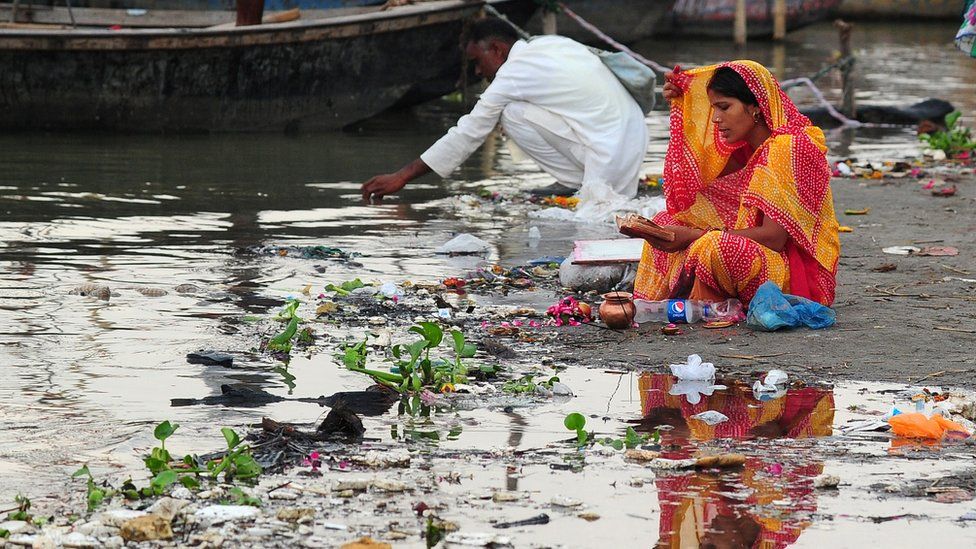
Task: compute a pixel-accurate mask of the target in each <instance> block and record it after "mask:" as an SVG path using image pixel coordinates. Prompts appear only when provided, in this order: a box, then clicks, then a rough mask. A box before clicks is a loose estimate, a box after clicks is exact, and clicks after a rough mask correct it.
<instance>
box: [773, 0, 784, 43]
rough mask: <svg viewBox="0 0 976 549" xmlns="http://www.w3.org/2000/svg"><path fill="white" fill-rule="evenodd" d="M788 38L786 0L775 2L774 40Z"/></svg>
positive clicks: (776, 0)
mask: <svg viewBox="0 0 976 549" xmlns="http://www.w3.org/2000/svg"><path fill="white" fill-rule="evenodd" d="M784 38H786V0H775V1H774V2H773V40H782V39H784Z"/></svg>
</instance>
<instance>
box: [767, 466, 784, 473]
mask: <svg viewBox="0 0 976 549" xmlns="http://www.w3.org/2000/svg"><path fill="white" fill-rule="evenodd" d="M766 472H767V473H769V474H771V475H782V474H783V464H782V463H771V464H770V465H768V466H767V467H766Z"/></svg>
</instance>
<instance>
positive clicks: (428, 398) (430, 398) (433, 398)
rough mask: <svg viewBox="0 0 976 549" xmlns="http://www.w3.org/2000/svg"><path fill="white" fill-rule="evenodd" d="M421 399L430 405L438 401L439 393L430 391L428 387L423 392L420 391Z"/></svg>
mask: <svg viewBox="0 0 976 549" xmlns="http://www.w3.org/2000/svg"><path fill="white" fill-rule="evenodd" d="M420 401H421V402H423V403H424V404H426V405H428V406H430V405H431V404H434V403H435V402H437V395H435V394H434V393H432V392H430V391H428V390H427V389H424V390H423V392H422V393H420Z"/></svg>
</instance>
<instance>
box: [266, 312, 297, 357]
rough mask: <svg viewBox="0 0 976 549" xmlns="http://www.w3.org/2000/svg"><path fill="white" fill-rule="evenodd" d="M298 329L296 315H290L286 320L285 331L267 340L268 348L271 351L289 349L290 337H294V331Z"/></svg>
mask: <svg viewBox="0 0 976 549" xmlns="http://www.w3.org/2000/svg"><path fill="white" fill-rule="evenodd" d="M297 331H298V317H292V318H291V320H289V321H288V326H287V327H286V328H285V331H283V332H281V333H280V334H278V335H276V336H274V337H272V338H271V339H270V340H268V349H270V350H272V351H284V352H286V353H287V352H289V351H291V338H293V337H295V333H296V332H297Z"/></svg>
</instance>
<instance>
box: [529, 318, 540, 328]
mask: <svg viewBox="0 0 976 549" xmlns="http://www.w3.org/2000/svg"><path fill="white" fill-rule="evenodd" d="M529 327H530V328H541V327H542V323H541V322H539V321H538V320H530V321H529Z"/></svg>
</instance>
